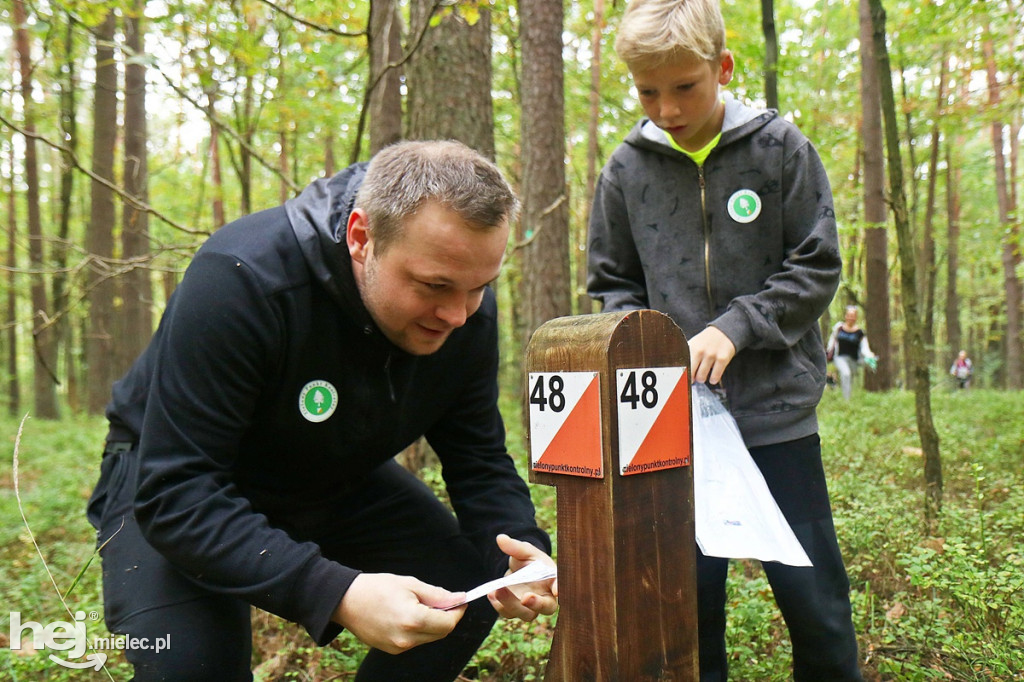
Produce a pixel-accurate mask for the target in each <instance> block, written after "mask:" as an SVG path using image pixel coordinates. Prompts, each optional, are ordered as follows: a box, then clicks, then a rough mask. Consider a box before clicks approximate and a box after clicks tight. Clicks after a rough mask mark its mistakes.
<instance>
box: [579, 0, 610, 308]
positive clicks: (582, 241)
mask: <svg viewBox="0 0 1024 682" xmlns="http://www.w3.org/2000/svg"><path fill="white" fill-rule="evenodd" d="M604 24H605V19H604V0H594V28H593V30H592V32H591V34H590V113H589V117H588V120H587V191H586V195H585V197H584V199H585V200H586V202H587V210H586V213H585V215H586V219H585V220H583V221H581V223H582V224H581V225H580V226H579V235H578V236H576V240H575V241H574V243H573V253H574V254H575V257H576V258H575V261H576V263H575V267H576V312H577V314H580V315H585V314H588V313H592V312H594V301H593V300H592V299H591V298H590V296H588V295H587V226H588V225H589V224H590V209H591V204H590V199H591V197H593V196H594V190H595V188H596V187H597V174H598V172H599V168H600V164H599V160H598V158H597V157H598V154H599V152H600V141H601V140H600V135H599V132H598V125H599V123H600V121H601V43H602V41H603V31H604Z"/></svg>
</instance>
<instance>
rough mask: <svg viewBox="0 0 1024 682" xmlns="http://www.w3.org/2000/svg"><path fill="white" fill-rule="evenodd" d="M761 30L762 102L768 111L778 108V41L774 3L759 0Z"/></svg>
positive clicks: (772, 0) (769, 0)
mask: <svg viewBox="0 0 1024 682" xmlns="http://www.w3.org/2000/svg"><path fill="white" fill-rule="evenodd" d="M761 29H762V31H763V32H764V101H765V104H767V106H768V108H769V109H776V110H777V109H778V108H779V39H778V36H777V35H776V34H775V2H774V0H761Z"/></svg>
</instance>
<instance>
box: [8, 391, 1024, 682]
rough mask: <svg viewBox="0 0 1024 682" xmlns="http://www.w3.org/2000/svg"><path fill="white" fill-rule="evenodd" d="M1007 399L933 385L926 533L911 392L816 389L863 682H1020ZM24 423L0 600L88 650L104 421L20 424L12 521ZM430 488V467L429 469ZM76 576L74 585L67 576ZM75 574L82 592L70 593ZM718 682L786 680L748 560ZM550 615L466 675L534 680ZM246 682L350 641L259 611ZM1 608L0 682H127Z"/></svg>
mask: <svg viewBox="0 0 1024 682" xmlns="http://www.w3.org/2000/svg"><path fill="white" fill-rule="evenodd" d="M1022 404H1024V402H1022V397H1021V394H1020V393H1006V392H995V391H984V390H971V391H969V392H949V391H942V392H939V391H936V392H935V393H934V394H933V397H932V408H933V412H934V420H935V424H936V427H937V429H938V433H939V437H940V439H941V452H942V464H943V483H944V486H943V511H942V517H941V519H940V520H939V522H938V524H937V526H936V529H937V530H936V531H935V532H933V533H931V534H929V533H928V532H927V530H926V528H927V526H926V524H925V522H924V493H923V471H924V461H923V456H922V453H921V451H920V444H919V442H918V439H917V430H916V426H915V417H914V400H913V396H912V395H911V394H908V393H905V392H893V393H888V394H870V393H866V392H863V391H860V392H856V393H855V394H854V397H853V400H851V401H850V402H846V401H844V400H843V399H842V397H841V396H840V395H839V394H838V392H836V391H829V392H827V393H826V395H825V398H824V400H823V402H822V405H821V409H820V412H819V414H820V421H821V436H822V446H823V451H824V456H825V466H826V471H827V474H828V479H829V488H830V491H831V495H832V503H833V509H834V513H835V522H836V528H837V532H838V534H839V540H840V545H841V547H842V549H843V553H844V557H845V560H846V563H847V568H848V571H849V574H850V581H851V585H852V592H851V595H852V603H853V611H854V622H855V626H856V629H857V633H858V638H859V642H860V649H861V660H862V670H863V672H864V675H865V678H866V679H868V680H907V681H917V680H954V681H959V680H964V681H966V680H978V681H980V680H995V681H1005V680H1024V673H1022V672H1021V671H1024V646H1022V642H1024V606H1022V602H1024V599H1022V597H1024V544H1022V543H1021V540H1020V538H1021V537H1024V494H1022V492H1021V491H1022V489H1024V410H1022V409H1021V407H1022ZM506 408H507V409H506V410H505V412H506V422H507V426H508V429H509V444H510V450H511V451H512V452H513V453H515V456H516V460H517V465H518V466H519V467H520V471H521V473H522V474H523V476H524V477H526V476H527V455H526V452H525V445H524V440H525V439H524V437H523V429H522V426H521V419H520V417H519V415H518V413H517V412H516V409H515V406H513V405H506ZM18 426H19V421H18V420H14V419H11V418H0V442H2V444H3V452H2V457H0V604H8V605H10V606H9V610H10V611H18V612H19V613H20V614H21V619H22V621H28V620H34V621H38V622H41V623H47V622H53V621H58V620H63V621H70V620H71V619H72V617H73V616H71V615H69V614H68V613H67V612H66V611H65V606H64V605H63V604H62V603H61V600H60V599H59V598H58V596H57V591H56V589H55V588H54V586H53V584H52V583H51V579H50V577H48V575H47V572H46V569H45V568H44V566H43V561H42V560H41V559H40V557H39V556H38V554H37V552H36V549H35V547H34V546H33V543H32V536H34V537H35V540H36V542H38V544H39V547H40V550H41V552H42V555H43V557H45V561H46V565H47V566H48V567H49V570H50V572H51V573H52V575H53V582H55V583H56V584H57V586H58V587H59V588H60V589H61V591H66V590H67V589H68V588H69V587H70V586H72V585H74V589H73V591H72V592H71V594H70V595H69V596H68V598H67V606H68V608H70V609H71V610H72V611H73V612H76V611H81V612H82V613H83V614H85V620H84V623H85V626H86V628H87V631H88V637H89V640H90V641H92V639H93V638H94V637H104V636H107V635H108V634H109V633H107V632H106V630H105V628H104V626H103V620H102V614H103V608H102V596H101V584H100V575H101V573H100V565H99V561H98V559H97V560H95V561H92V562H91V563H90V561H91V558H92V556H93V550H94V547H93V539H94V534H93V530H92V528H91V527H90V526H89V524H88V522H87V521H86V520H85V517H84V508H85V504H86V501H87V500H88V496H89V493H90V491H91V489H92V485H93V483H94V482H95V478H96V475H97V470H98V460H99V453H100V450H101V447H102V438H103V433H104V425H103V422H102V420H101V419H97V418H92V419H82V418H68V419H65V420H62V421H59V422H47V421H43V420H36V419H29V420H28V421H27V422H26V423H25V426H24V433H23V436H22V440H21V447H20V451H19V471H18V481H19V484H20V492H21V498H22V508H23V510H24V513H25V515H26V517H27V518H28V521H29V524H30V526H31V535H30V534H29V532H28V530H27V529H26V527H25V524H24V522H23V521H22V517H21V512H20V511H19V507H18V503H17V500H16V498H15V494H14V485H13V483H14V478H13V473H14V472H13V469H12V454H13V449H14V439H15V435H16V433H17V431H18ZM424 478H425V479H426V480H427V481H428V482H430V483H431V484H432V485H439V484H440V476H439V475H438V473H437V472H436V471H427V472H424ZM531 491H532V494H533V496H534V501H535V503H536V505H537V509H538V518H539V519H540V522H541V524H542V525H543V526H544V527H545V528H547V529H548V530H549V531H550V532H551V535H552V537H553V538H554V535H555V526H556V522H557V519H556V511H555V497H554V491H553V489H551V488H548V487H546V486H539V485H531ZM83 567H87V568H86V569H85V571H84V573H82V575H81V578H80V579H78V578H77V576H78V575H79V573H80V571H81V570H82V568H83ZM76 580H77V582H76ZM728 599H729V601H728V604H729V607H728V608H729V610H728V618H729V638H728V654H729V657H730V669H731V675H730V679H733V680H752V681H756V682H761V681H774V680H780V681H781V680H787V679H789V676H790V672H789V670H790V662H791V647H790V644H789V640H788V637H787V635H786V628H785V624H784V623H783V621H782V618H781V616H780V614H779V612H778V609H777V608H776V606H775V604H774V600H773V599H772V595H771V588H770V586H769V585H768V583H767V580H766V579H765V577H764V574H763V572H762V570H761V568H760V566H759V565H758V564H757V562H749V561H736V562H733V565H732V570H731V573H730V577H729V582H728ZM556 621H557V618H554V617H552V618H541V619H538V621H536V622H534V623H521V622H518V621H499V624H498V626H496V627H495V629H494V631H493V633H492V635H491V637H490V638H489V639H488V640H487V642H486V643H485V644H484V646H483V647H482V648H481V650H480V651H479V652H478V654H477V656H476V657H475V658H474V659H473V661H472V662H471V664H470V665H469V667H468V668H467V669H466V670H465V671H464V673H463V677H462V679H463V680H479V681H481V682H499V681H500V682H505V681H508V682H521V681H529V680H542V679H543V671H544V665H545V661H546V657H547V654H548V650H549V647H550V642H551V636H552V632H553V630H554V629H555V627H556V624H557V623H556ZM253 632H254V640H253V644H254V648H253V666H254V670H255V676H256V679H257V680H303V681H315V680H320V681H326V680H351V679H353V677H354V672H353V671H354V669H355V667H356V666H357V665H358V661H359V659H360V658H361V656H362V655H363V647H362V646H361V645H360V644H359V643H358V642H357V641H355V640H354V639H352V638H351V637H348V636H347V635H344V634H343V635H342V636H341V637H339V638H338V639H336V640H335V641H334V642H333V643H332V644H331V645H330V646H327V647H315V646H313V644H312V642H311V641H310V640H309V638H308V636H307V635H306V634H305V633H304V632H303V631H302V629H301V628H299V627H298V626H295V625H294V624H291V623H286V622H284V621H282V620H280V619H278V618H276V617H274V616H271V615H269V614H266V613H261V612H254V616H253ZM8 633H9V614H8V609H0V679H3V680H8V679H9V680H14V681H18V680H85V679H112V680H118V681H121V680H127V679H129V678H130V677H131V673H130V668H129V666H127V664H126V663H125V662H124V657H123V654H121V653H120V652H118V651H116V650H112V651H106V652H105V653H107V654H108V655H109V657H108V659H107V662H106V665H105V667H104V669H103V670H101V671H99V672H96V671H94V670H91V669H89V670H71V669H67V668H62V667H60V666H57V665H55V664H54V663H53V662H51V661H50V660H49V659H48V658H47V656H46V654H45V653H43V652H38V653H34V652H31V651H26V650H24V649H23V650H21V651H14V650H12V649H11V648H10V645H11V642H10V641H9V634H8Z"/></svg>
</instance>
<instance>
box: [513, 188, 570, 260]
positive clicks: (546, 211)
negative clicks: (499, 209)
mask: <svg viewBox="0 0 1024 682" xmlns="http://www.w3.org/2000/svg"><path fill="white" fill-rule="evenodd" d="M566 200H567V197H566V196H565V195H564V194H563V195H561V196H559V197H558V198H557V199H555V200H554V201H552V202H551V204H550V205H549V206H548V207H547V208H545V209H544V210H543V211H541V212H540V215H539V216H537V222H539V223H540V227H538V228H537V229H536V230H534V231H533V233H532V234H531V235H530V236H529V237H527V238H526V239H524V240H523V241H521V242H516V243H515V244H513V245H512V250H513V251H518V250H519V249H522V248H524V247H527V246H529V245H530V244H532V243H533V240H534V239H536V238H537V235H539V234H540V231H541V228H543V227H544V223H543V222H541V221H542V220H543V219H544V218H546V217H547V216H548V215H550V214H551V213H553V212H554V211H555V209H557V208H558V207H559V206H561V205H562V204H564V203H565V202H566Z"/></svg>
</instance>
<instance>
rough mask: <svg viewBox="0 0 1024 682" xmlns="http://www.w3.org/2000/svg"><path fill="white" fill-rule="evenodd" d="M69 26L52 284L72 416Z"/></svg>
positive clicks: (73, 107)
mask: <svg viewBox="0 0 1024 682" xmlns="http://www.w3.org/2000/svg"><path fill="white" fill-rule="evenodd" d="M65 18H66V20H67V25H66V27H65V32H64V65H63V69H62V73H63V74H64V78H63V79H61V80H60V81H59V82H60V129H61V135H62V137H63V139H64V147H65V148H66V149H67V151H62V152H61V155H60V208H59V211H60V224H59V227H58V228H57V241H56V243H55V244H54V245H53V247H52V249H51V252H50V254H51V259H52V260H53V265H54V275H53V281H52V296H53V299H52V300H53V310H54V314H55V315H57V319H56V321H55V323H54V326H55V328H56V337H57V352H56V353H55V354H54V355H55V357H59V356H60V349H61V347H63V348H64V368H65V371H64V376H65V380H66V387H65V388H66V395H67V401H68V407H70V408H71V411H72V412H77V411H78V407H79V399H78V379H77V372H78V367H77V363H76V362H75V358H76V357H77V356H78V354H77V353H74V352H72V349H73V346H72V345H71V342H72V324H71V320H70V314H69V312H70V311H69V310H68V307H69V292H68V276H67V274H66V267H67V263H68V244H69V243H70V240H69V238H68V237H69V235H70V233H71V210H72V200H73V198H74V189H75V175H76V174H77V172H78V171H77V170H76V169H75V167H74V161H73V159H74V157H75V155H77V153H78V114H77V110H78V104H77V97H76V93H77V90H78V78H77V76H76V65H75V49H74V48H75V35H74V32H75V31H74V29H75V19H74V16H73V15H72V13H71V12H68V13H66V14H65Z"/></svg>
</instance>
